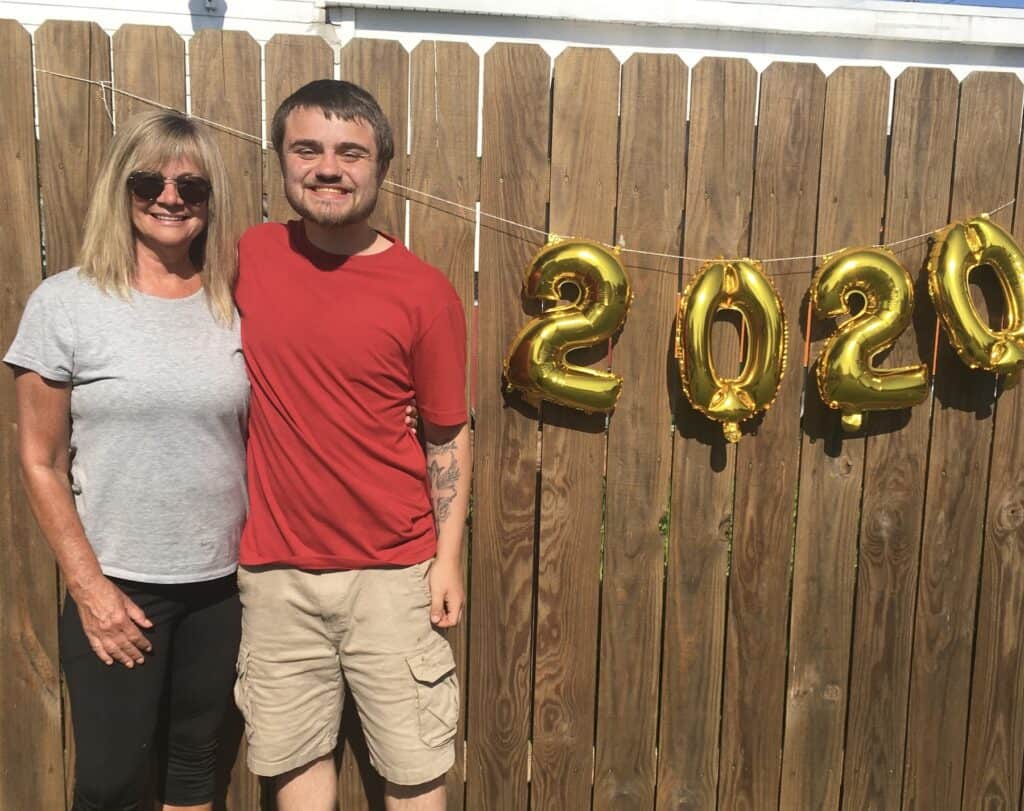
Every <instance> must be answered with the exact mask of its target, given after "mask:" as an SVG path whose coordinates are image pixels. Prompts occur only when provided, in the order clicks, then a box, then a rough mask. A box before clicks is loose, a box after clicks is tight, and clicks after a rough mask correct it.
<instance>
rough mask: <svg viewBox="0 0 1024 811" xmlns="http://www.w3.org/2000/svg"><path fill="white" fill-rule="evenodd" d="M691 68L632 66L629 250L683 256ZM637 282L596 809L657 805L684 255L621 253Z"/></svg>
mask: <svg viewBox="0 0 1024 811" xmlns="http://www.w3.org/2000/svg"><path fill="white" fill-rule="evenodd" d="M687 79H688V76H687V69H686V66H685V65H684V64H683V63H682V61H681V60H680V59H679V58H678V57H676V56H674V55H670V54H663V55H654V54H637V55H635V56H633V57H631V58H630V59H629V61H627V62H626V64H625V65H624V66H623V68H622V92H621V102H620V106H621V124H620V137H619V193H618V218H617V221H616V229H615V230H616V237H617V238H619V237H621V238H622V239H623V240H624V242H625V244H626V246H627V247H633V248H637V249H640V250H647V251H659V252H662V253H669V254H678V253H679V252H680V248H681V245H682V215H683V204H684V198H685V191H686V186H685V180H686V91H687ZM621 258H622V260H623V264H624V265H625V268H626V273H627V274H628V275H629V279H630V283H631V285H632V287H633V293H634V303H633V305H632V307H631V309H630V314H629V321H628V322H627V326H626V328H625V329H624V330H623V332H622V333H621V335H620V337H619V339H618V341H617V342H616V344H615V349H614V354H613V363H612V366H613V369H614V370H615V372H616V374H621V375H622V377H623V388H622V395H621V397H620V398H619V402H618V405H617V407H616V409H615V414H614V415H613V417H612V419H611V423H610V426H609V434H608V483H607V489H606V504H607V506H606V518H605V527H606V530H605V532H606V536H605V551H604V582H603V586H602V598H601V673H600V682H599V693H598V720H597V744H596V758H597V760H596V773H595V778H594V782H595V785H594V801H593V807H594V809H595V811H598V810H600V811H633V810H634V809H637V810H638V809H644V811H649V809H652V808H653V807H654V787H655V782H656V777H657V743H658V681H659V680H658V672H659V671H658V665H659V663H660V658H661V625H662V609H663V602H664V583H663V580H664V573H665V542H664V538H662V535H661V532H660V527H661V525H662V519H663V518H664V517H665V512H666V510H667V507H668V488H669V476H670V474H671V465H672V436H671V422H672V408H671V402H670V400H669V392H668V389H667V387H666V386H665V370H666V367H667V364H668V361H669V357H670V355H671V353H670V351H669V350H670V347H669V342H668V340H667V337H668V333H669V327H670V325H671V324H672V319H673V316H674V311H675V294H676V289H677V285H678V279H679V263H678V262H677V261H675V260H671V259H664V258H657V257H647V256H641V255H637V254H629V253H624V254H623V255H622V257H621Z"/></svg>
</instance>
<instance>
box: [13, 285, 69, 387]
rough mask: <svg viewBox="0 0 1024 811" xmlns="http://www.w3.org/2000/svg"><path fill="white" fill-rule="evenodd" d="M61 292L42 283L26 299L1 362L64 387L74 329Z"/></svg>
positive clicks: (67, 380)
mask: <svg viewBox="0 0 1024 811" xmlns="http://www.w3.org/2000/svg"><path fill="white" fill-rule="evenodd" d="M61 288H62V286H61V285H57V284H52V283H50V284H48V283H46V282H44V283H43V284H42V285H40V286H39V287H37V288H36V290H35V291H34V292H33V293H32V295H31V296H29V299H28V303H27V304H26V305H25V312H24V314H23V315H22V317H21V323H20V324H19V325H18V334H17V335H15V336H14V342H13V343H12V344H11V347H10V349H8V350H7V354H6V355H4V362H5V363H8V364H10V365H12V366H21V367H23V368H25V369H30V370H32V371H33V372H37V373H38V374H39V375H40V376H42V377H45V378H47V379H48V380H56V381H58V382H61V383H68V382H70V381H71V380H72V378H73V377H74V369H75V329H74V324H73V322H72V320H71V317H70V315H69V313H68V311H67V307H66V306H65V304H64V302H63V301H62V300H61V293H62V292H63V291H62V289H61Z"/></svg>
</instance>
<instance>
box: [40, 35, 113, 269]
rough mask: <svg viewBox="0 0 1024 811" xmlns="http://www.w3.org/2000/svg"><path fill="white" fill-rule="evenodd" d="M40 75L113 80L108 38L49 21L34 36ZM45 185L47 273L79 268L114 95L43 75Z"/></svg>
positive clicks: (42, 164)
mask: <svg viewBox="0 0 1024 811" xmlns="http://www.w3.org/2000/svg"><path fill="white" fill-rule="evenodd" d="M35 43H36V59H37V60H38V66H39V69H40V71H49V72H52V73H61V74H64V75H65V76H73V77H81V78H83V79H88V80H91V81H103V82H106V81H110V40H109V39H108V38H107V35H106V34H104V33H103V31H102V29H100V27H99V26H98V25H96V24H94V23H84V22H55V21H52V20H51V21H49V22H46V23H43V24H42V25H41V26H40V27H39V30H38V31H36V35H35ZM38 97H39V180H40V185H41V187H42V188H41V190H42V196H43V223H44V226H43V227H44V229H45V237H46V267H47V272H48V273H56V272H57V271H59V270H64V269H66V268H69V267H71V266H72V265H73V264H75V261H76V259H77V258H78V249H79V247H80V245H81V240H82V227H83V225H84V223H85V212H86V210H87V209H88V207H89V193H90V192H91V190H92V187H93V181H94V180H95V179H96V174H97V173H98V172H99V168H100V164H101V162H102V161H103V158H104V157H105V156H106V151H107V146H108V144H109V143H110V137H111V130H112V126H111V122H110V118H109V117H108V110H109V109H110V94H109V93H108V92H107V91H105V90H103V89H102V88H100V87H98V86H96V85H90V84H87V83H86V82H82V81H77V80H75V79H68V78H64V77H63V76H54V75H51V73H43V72H40V73H39V74H38Z"/></svg>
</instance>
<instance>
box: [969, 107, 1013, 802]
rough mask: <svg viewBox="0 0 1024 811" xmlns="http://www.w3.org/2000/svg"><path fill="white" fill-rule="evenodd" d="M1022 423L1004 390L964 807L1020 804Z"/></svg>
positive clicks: (996, 443) (1010, 395)
mask: <svg viewBox="0 0 1024 811" xmlns="http://www.w3.org/2000/svg"><path fill="white" fill-rule="evenodd" d="M1008 123H1009V124H1012V119H1011V121H1010V122H1008ZM1021 157H1022V159H1024V153H1022V155H1021ZM1013 226H1014V228H1013V234H1014V238H1015V239H1016V241H1017V244H1018V245H1024V175H1022V174H1021V172H1020V170H1019V169H1018V172H1017V204H1016V206H1015V208H1014V217H1013ZM1004 306H1005V305H1004ZM1000 312H1004V310H1000ZM1022 425H1024V389H1022V388H1021V387H1020V386H1016V387H1012V388H1010V389H1008V390H1006V389H1005V388H1004V390H1003V391H1001V393H1000V395H999V401H998V404H997V406H996V413H995V428H994V430H995V432H996V433H995V441H994V442H993V443H992V466H991V474H990V481H991V484H990V485H989V492H988V504H987V506H986V517H985V548H984V551H983V555H984V557H983V561H984V562H983V568H982V579H981V589H980V591H979V598H980V602H979V605H978V638H977V642H976V643H975V653H974V675H973V679H972V684H971V706H970V715H969V717H970V726H969V729H968V736H967V763H966V767H965V783H964V799H963V807H964V808H1017V807H1019V803H1020V796H1021V759H1022V757H1024V712H1021V709H1022V706H1021V700H1020V697H1021V696H1022V695H1024V645H1022V643H1021V637H1022V634H1024V627H1022V626H1024V554H1022V546H1024V543H1022V542H1024V529H1022V526H1024V508H1022V492H1024V477H1022V474H1021V470H1020V460H1021V458H1024V430H1022V427H1021V426H1022Z"/></svg>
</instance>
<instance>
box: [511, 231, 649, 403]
mask: <svg viewBox="0 0 1024 811" xmlns="http://www.w3.org/2000/svg"><path fill="white" fill-rule="evenodd" d="M568 285H572V286H574V287H575V288H576V296H575V299H574V300H572V301H571V302H570V303H569V304H561V305H558V306H555V307H551V308H550V309H547V310H545V311H544V312H543V313H542V314H541V315H540V316H539V317H538V318H534V319H533V320H532V321H530V322H529V323H528V324H527V325H526V326H525V327H523V329H522V330H520V332H519V335H517V336H516V339H515V340H514V341H513V342H512V346H511V347H510V348H509V351H508V355H507V357H506V360H505V379H506V380H507V381H508V384H509V386H511V387H512V388H514V389H518V390H519V391H521V392H522V393H523V396H524V397H525V398H526V399H527V400H528V401H530V402H532V403H534V404H536V403H537V401H539V400H548V401H550V402H552V403H558V404H559V405H564V406H568V407H569V408H575V409H578V410H580V411H585V412H587V413H595V412H602V413H605V412H608V411H611V410H612V409H613V408H615V403H616V401H617V400H618V399H619V393H620V392H621V391H622V378H621V377H619V376H618V375H614V374H611V373H610V372H601V371H597V370H596V369H588V368H587V367H585V366H575V365H573V364H571V363H569V362H568V361H567V360H566V355H567V354H568V353H569V352H571V351H572V350H574V349H579V348H582V347H587V346H597V345H598V344H600V343H601V342H603V341H607V340H608V339H609V338H610V337H611V336H612V335H614V334H615V332H616V331H617V330H618V329H619V328H620V327H621V326H622V324H623V323H624V322H625V320H626V313H627V312H628V311H629V305H630V302H631V300H632V297H633V294H632V291H631V290H630V286H629V280H628V279H627V278H626V273H625V271H624V270H623V269H622V265H621V264H620V262H619V260H618V258H617V256H616V255H615V253H614V252H613V251H612V250H611V249H609V248H606V247H604V246H603V245H599V244H598V243H596V242H590V241H588V240H582V239H570V240H560V239H558V238H557V237H554V238H552V239H551V240H550V241H549V242H548V244H547V245H546V246H545V247H543V248H542V249H541V250H540V251H539V252H538V253H537V255H536V256H535V257H534V258H533V260H532V261H531V262H530V266H529V268H528V269H527V271H526V280H525V283H524V287H523V295H524V296H525V297H527V298H532V299H540V300H541V301H548V302H559V301H562V299H563V298H565V296H563V293H564V292H565V288H566V286H568Z"/></svg>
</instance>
